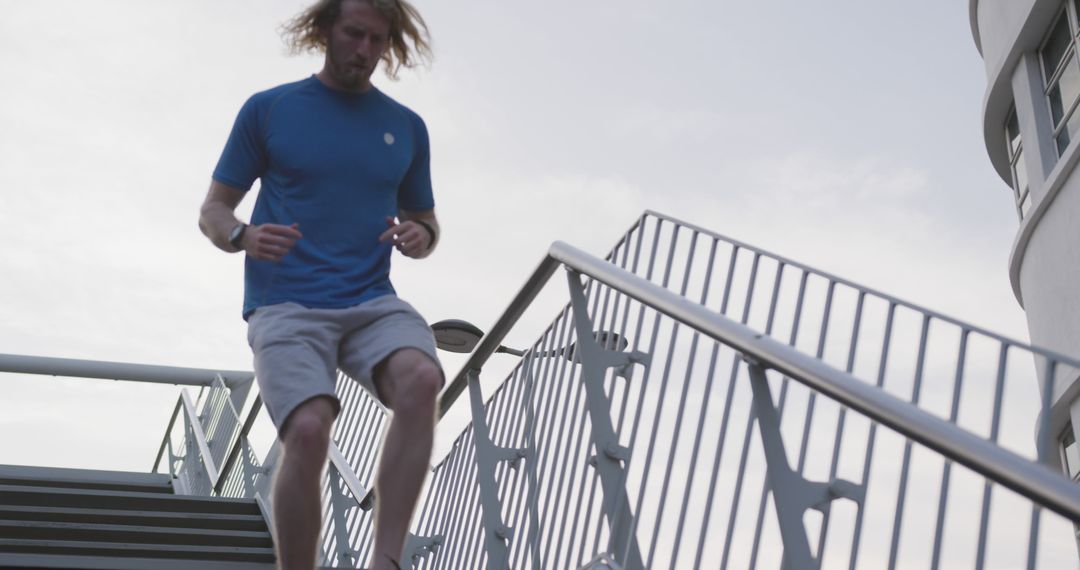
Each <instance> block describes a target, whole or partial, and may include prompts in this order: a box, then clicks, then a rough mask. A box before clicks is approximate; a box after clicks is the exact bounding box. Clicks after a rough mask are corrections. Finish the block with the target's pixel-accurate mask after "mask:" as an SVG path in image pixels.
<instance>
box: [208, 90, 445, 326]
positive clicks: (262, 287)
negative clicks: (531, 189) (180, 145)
mask: <svg viewBox="0 0 1080 570" xmlns="http://www.w3.org/2000/svg"><path fill="white" fill-rule="evenodd" d="M213 177H214V180H216V181H218V182H221V183H222V184H226V185H228V186H231V187H233V188H237V189H239V190H243V191H245V192H246V191H248V190H249V189H250V188H251V187H252V185H253V183H254V182H255V180H260V182H261V185H260V188H259V195H258V198H257V199H256V202H255V209H254V211H253V213H252V217H251V223H252V224H256V225H257V224H264V223H275V224H283V225H291V224H297V225H298V227H299V230H300V232H301V234H303V237H302V238H301V239H300V240H299V241H297V242H296V245H295V247H294V248H293V250H292V251H290V252H289V254H288V255H286V256H285V257H284V258H283V259H282V260H281V261H280V262H277V263H274V262H268V261H258V260H255V259H253V258H251V257H247V260H246V262H245V263H246V265H245V271H244V310H243V314H244V318H245V319H246V318H247V317H248V316H249V315H250V314H251V313H252V312H253V311H254V310H255V309H257V308H258V307H260V306H263V305H272V304H277V303H283V302H294V303H298V304H301V305H303V306H306V307H311V308H343V307H350V306H353V305H356V304H359V303H362V302H364V301H367V300H369V299H373V298H375V297H378V296H381V295H386V294H391V293H393V292H394V289H393V286H392V285H391V284H390V254H391V251H392V246H391V245H390V244H389V243H380V242H379V241H378V236H379V235H380V234H381V233H382V232H384V231H385V230H386V228H387V222H386V218H387V217H393V216H396V215H397V213H398V210H399V209H404V210H411V211H423V210H430V209H432V208H434V207H435V204H434V200H433V198H432V191H431V170H430V155H429V143H428V134H427V128H426V127H425V125H424V122H423V120H422V119H421V118H420V116H419V115H417V114H416V113H414V112H413V111H411V110H409V109H408V108H406V107H405V106H403V105H401V104H400V103H398V102H396V101H394V100H393V99H391V98H390V97H389V96H387V95H385V94H384V93H382V92H381V91H379V90H378V89H376V88H374V87H372V88H371V89H369V90H368V91H367V92H364V93H360V94H354V93H347V92H343V91H337V90H334V89H331V88H329V87H327V86H326V85H324V84H323V83H322V82H321V81H319V79H318V78H316V77H315V76H311V77H309V78H307V79H304V80H302V81H298V82H296V83H289V84H286V85H281V86H279V87H275V88H273V89H270V90H267V91H263V92H261V93H257V94H255V95H254V96H252V97H251V98H250V99H248V101H247V102H246V103H245V104H244V106H243V108H242V109H241V110H240V113H239V115H238V116H237V118H236V123H235V124H234V125H233V129H232V133H231V134H230V135H229V139H228V142H227V143H226V145H225V150H224V151H223V152H222V154H221V158H220V160H219V161H218V164H217V167H216V168H215V169H214V174H213Z"/></svg>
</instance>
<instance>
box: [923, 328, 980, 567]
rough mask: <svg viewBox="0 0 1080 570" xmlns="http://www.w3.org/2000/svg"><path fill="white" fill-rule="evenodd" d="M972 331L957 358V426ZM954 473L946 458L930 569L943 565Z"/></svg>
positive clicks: (964, 333)
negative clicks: (942, 544) (947, 509)
mask: <svg viewBox="0 0 1080 570" xmlns="http://www.w3.org/2000/svg"><path fill="white" fill-rule="evenodd" d="M970 332H971V331H970V330H968V329H966V328H962V329H960V351H959V354H958V355H957V357H956V379H955V381H954V383H953V401H952V409H951V410H950V412H949V422H950V423H952V424H956V421H957V419H958V418H959V416H960V395H961V393H962V390H963V382H964V362H965V360H966V358H967V346H968V333H970ZM951 473H952V461H950V460H949V459H948V458H945V466H944V468H943V469H942V471H941V494H940V496H939V497H938V511H937V529H936V531H935V532H934V550H933V556H932V558H931V562H930V567H931V568H932V569H933V570H937V569H938V567H939V566H940V564H941V539H942V535H944V533H945V508H946V505H948V501H949V480H950V475H951Z"/></svg>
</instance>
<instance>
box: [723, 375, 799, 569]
mask: <svg viewBox="0 0 1080 570" xmlns="http://www.w3.org/2000/svg"><path fill="white" fill-rule="evenodd" d="M747 370H748V372H749V374H750V387H751V388H752V389H753V392H754V403H753V406H754V415H756V416H757V417H758V419H759V421H758V427H759V428H760V431H761V442H762V447H763V448H764V451H765V458H766V464H767V465H768V470H767V473H768V478H769V480H770V481H771V487H772V488H773V489H774V490H775V492H774V495H773V504H774V506H775V507H776V518H777V522H778V523H779V525H780V536H781V538H782V540H783V543H784V566H785V568H791V569H810V568H815V567H816V563H815V561H814V557H813V555H812V554H811V553H810V542H809V540H808V539H807V537H806V527H805V526H804V524H803V522H802V521H803V513H804V510H803V509H801V508H800V505H798V504H796V503H795V492H796V489H794V488H792V487H793V484H794V483H795V482H796V481H795V478H796V477H797V475H796V474H795V473H794V472H793V471H792V470H791V468H790V467H788V463H787V453H786V452H785V451H784V443H783V439H781V437H780V417H779V416H778V415H777V413H776V408H775V407H774V406H773V401H772V395H771V393H770V391H769V380H768V378H766V377H765V370H763V369H762V368H761V366H759V365H758V364H756V363H749V364H748V365H747ZM782 492H783V493H785V494H786V495H787V496H782V495H780V494H781V493H782ZM727 550H729V549H725V553H724V554H725V558H726V555H727V552H726V551H727Z"/></svg>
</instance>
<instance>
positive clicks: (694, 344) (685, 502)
mask: <svg viewBox="0 0 1080 570" xmlns="http://www.w3.org/2000/svg"><path fill="white" fill-rule="evenodd" d="M716 246H717V240H716V239H713V240H712V247H711V248H710V250H709V263H708V266H707V267H706V268H705V282H704V284H703V285H702V287H701V299H700V300H699V301H698V302H699V303H701V305H702V306H705V305H706V303H707V302H708V299H709V285H710V284H711V283H712V272H713V262H714V261H715V259H716ZM700 338H701V334H700V333H698V332H695V333H694V338H693V341H691V343H690V358H689V360H688V362H690V365H689V366H688V367H687V370H686V378H685V379H684V380H683V382H685V383H689V382H690V376H691V374H692V372H691V371H692V370H693V362H694V360H695V357H696V355H697V348H698V342H699V340H700ZM714 378H715V376H714V375H713V370H711V369H710V370H709V373H708V375H707V376H706V377H705V387H704V391H703V392H702V395H701V411H700V412H699V413H698V420H697V430H696V432H695V434H694V443H693V445H692V446H691V447H690V449H691V450H692V451H691V455H690V467H689V469H688V470H687V476H686V486H685V487H684V489H683V498H682V501H681V503H680V506H679V524H678V526H677V527H676V529H675V542H674V544H677V545H681V544H682V533H683V529H684V528H685V525H686V514H687V510H688V508H689V505H690V490H691V489H692V488H693V486H694V476H695V475H696V474H697V462H698V456H699V454H700V452H701V440H702V438H703V436H704V433H705V418H706V417H707V413H708V409H709V402H710V396H711V395H712V384H713V379H714ZM677 561H678V559H677V558H676V559H673V560H672V561H671V563H672V565H674V564H675V563H676V562H677Z"/></svg>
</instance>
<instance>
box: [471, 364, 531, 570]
mask: <svg viewBox="0 0 1080 570" xmlns="http://www.w3.org/2000/svg"><path fill="white" fill-rule="evenodd" d="M468 383H469V403H470V404H471V409H472V416H473V434H474V438H473V439H474V445H475V446H476V481H477V484H478V485H479V487H480V506H481V520H482V521H483V525H484V549H485V550H486V551H487V554H488V556H487V568H488V570H506V569H508V568H509V567H510V552H509V546H508V544H507V543H508V542H509V541H510V540H511V539H512V538H513V534H514V533H513V529H511V528H510V527H508V526H506V523H504V522H503V520H502V501H500V500H499V483H498V481H496V480H495V467H496V465H498V462H500V461H516V460H518V459H523V458H525V456H526V452H525V450H523V449H508V448H505V447H499V446H497V445H495V443H494V442H493V441H491V433H490V429H489V427H488V423H487V415H486V410H485V409H484V396H483V394H482V393H481V391H480V376H479V372H478V371H476V370H470V371H469V374H468Z"/></svg>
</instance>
